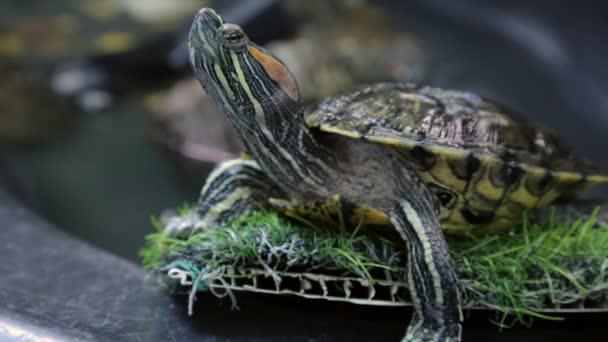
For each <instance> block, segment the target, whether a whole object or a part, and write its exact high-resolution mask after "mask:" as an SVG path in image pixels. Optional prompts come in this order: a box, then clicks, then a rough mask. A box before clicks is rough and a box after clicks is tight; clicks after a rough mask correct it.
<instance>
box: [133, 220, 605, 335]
mask: <svg viewBox="0 0 608 342" xmlns="http://www.w3.org/2000/svg"><path fill="white" fill-rule="evenodd" d="M191 210H192V209H191V208H183V209H182V210H181V212H180V215H182V216H184V215H188V214H189V213H190V211H191ZM554 217H555V216H553V215H552V216H551V218H550V219H547V220H546V221H545V222H536V223H532V222H530V221H529V220H528V219H527V216H524V217H523V218H522V220H521V223H519V224H517V225H516V226H515V227H514V228H513V229H512V231H511V232H509V233H508V234H493V235H485V236H479V237H476V236H468V237H467V238H465V239H463V238H450V237H448V243H449V246H450V251H451V254H452V259H453V262H454V267H455V269H456V273H457V275H458V278H459V283H460V286H461V295H462V300H463V306H464V307H469V308H470V307H479V308H487V309H494V310H496V311H498V312H501V313H502V315H501V317H499V319H498V320H497V323H498V324H500V325H501V326H506V324H507V322H518V323H529V322H530V319H531V318H534V317H539V318H545V319H560V317H558V316H555V315H548V314H547V311H551V310H557V311H559V310H564V309H574V310H576V309H580V308H585V309H590V308H595V309H598V308H606V309H608V224H606V223H603V222H600V223H598V222H596V219H595V217H596V215H595V213H594V214H593V215H591V216H590V217H587V218H584V219H580V220H577V221H575V222H559V221H558V220H556V219H555V218H554ZM154 224H155V226H156V227H157V229H158V231H157V232H156V233H152V234H150V235H149V236H147V238H146V241H147V242H146V246H145V247H144V248H143V249H142V250H141V256H142V259H143V264H144V266H145V267H146V268H149V269H156V270H162V271H164V272H166V270H167V269H168V268H170V267H179V268H181V269H184V270H186V271H188V272H190V277H191V279H192V280H194V279H196V278H197V277H198V276H199V275H200V274H202V273H205V272H206V273H210V272H215V271H218V270H222V269H225V267H227V266H234V267H251V268H257V269H262V270H265V271H266V272H268V273H273V272H288V271H289V272H309V273H319V274H332V275H340V276H354V277H358V278H362V279H368V280H371V281H373V280H374V279H387V278H389V279H399V280H403V279H405V264H404V263H405V260H406V256H405V253H404V252H405V251H404V244H403V243H402V242H401V241H390V240H388V239H386V238H382V237H380V236H377V235H374V234H365V233H364V232H365V231H366V230H365V229H360V228H364V227H357V228H356V229H354V231H353V230H350V231H347V230H345V229H343V225H339V226H340V227H342V228H340V229H337V230H336V229H329V230H328V229H322V228H320V227H318V226H316V225H314V224H312V223H310V222H308V221H306V220H303V219H299V220H290V219H287V218H284V217H283V216H281V215H279V214H277V213H275V212H273V211H265V212H256V213H253V214H251V215H249V216H247V217H244V218H241V219H239V220H237V221H235V222H233V223H232V224H231V225H230V227H226V228H225V229H221V230H211V231H206V232H202V233H196V234H193V235H191V236H190V237H189V238H187V239H175V238H169V237H166V236H165V235H164V234H163V233H162V229H163V223H162V222H159V221H158V220H155V221H154ZM196 287H197V288H198V289H205V286H204V284H203V285H202V286H198V285H197V286H196ZM508 317H512V318H513V319H512V320H509V321H507V318H508Z"/></svg>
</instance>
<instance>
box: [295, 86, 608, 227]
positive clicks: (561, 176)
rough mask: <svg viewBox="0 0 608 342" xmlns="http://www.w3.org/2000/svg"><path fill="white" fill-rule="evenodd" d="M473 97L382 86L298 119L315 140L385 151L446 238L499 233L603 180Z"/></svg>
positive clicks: (546, 136)
mask: <svg viewBox="0 0 608 342" xmlns="http://www.w3.org/2000/svg"><path fill="white" fill-rule="evenodd" d="M516 117H517V115H515V114H514V113H513V112H511V111H509V110H508V109H506V108H505V107H504V106H502V105H500V104H498V103H495V102H492V101H489V100H486V99H483V98H481V97H479V96H477V95H475V94H472V93H468V92H461V91H452V90H443V89H439V88H432V87H426V86H416V85H413V84H409V83H381V84H376V85H373V86H366V87H361V88H358V89H355V90H353V91H351V92H348V93H346V94H343V95H339V96H336V97H332V98H328V99H327V100H325V101H323V102H321V103H320V104H318V105H316V106H314V107H311V108H309V109H308V110H307V111H306V122H307V124H308V125H309V126H310V127H312V128H318V129H319V130H321V131H323V132H329V133H334V134H339V135H343V136H347V137H351V138H355V139H366V140H368V141H371V142H374V143H379V144H385V145H387V148H388V149H390V150H391V151H393V152H394V153H396V154H398V155H399V156H400V157H402V158H405V159H407V160H408V161H409V162H410V163H411V165H412V166H413V167H414V168H415V169H416V170H417V171H418V173H419V175H420V177H421V178H422V180H423V181H425V182H426V183H427V184H428V186H429V188H430V189H431V190H432V191H433V192H434V193H435V194H436V195H437V197H438V198H439V200H440V201H441V203H442V205H443V207H444V210H443V212H442V214H441V220H442V224H443V226H444V228H445V229H446V230H447V231H448V232H462V231H463V230H468V229H470V228H478V229H476V230H481V228H489V229H496V228H499V227H507V226H509V225H510V223H511V222H512V221H513V220H514V219H515V218H518V217H521V216H520V215H521V213H522V211H523V210H526V209H534V208H538V207H543V206H546V205H548V204H549V203H551V202H553V201H554V200H556V199H557V198H560V197H571V196H572V195H573V194H575V193H577V192H579V191H581V190H583V189H585V188H587V187H588V186H589V185H593V184H594V183H600V182H606V181H608V176H606V174H604V173H602V172H600V171H598V170H597V169H596V168H595V167H593V166H592V165H591V164H589V163H587V162H584V161H581V160H579V159H576V158H575V157H574V156H573V155H572V154H571V152H570V150H569V149H568V148H567V147H565V146H564V145H563V144H561V143H560V141H559V139H558V138H557V137H556V136H555V135H554V134H553V133H551V132H550V131H549V130H547V129H545V128H542V127H539V126H536V125H533V124H530V123H528V122H526V121H524V120H521V119H516Z"/></svg>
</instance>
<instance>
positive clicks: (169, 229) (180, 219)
mask: <svg viewBox="0 0 608 342" xmlns="http://www.w3.org/2000/svg"><path fill="white" fill-rule="evenodd" d="M163 225H164V228H163V232H164V234H165V235H166V236H169V237H173V238H187V237H189V236H190V235H192V234H193V233H195V232H200V231H205V230H209V228H210V227H209V225H208V224H207V222H205V221H204V220H202V219H201V216H200V215H199V214H198V213H197V212H193V213H191V214H188V215H184V216H180V215H175V216H173V217H170V218H168V219H166V220H165V221H164V222H163Z"/></svg>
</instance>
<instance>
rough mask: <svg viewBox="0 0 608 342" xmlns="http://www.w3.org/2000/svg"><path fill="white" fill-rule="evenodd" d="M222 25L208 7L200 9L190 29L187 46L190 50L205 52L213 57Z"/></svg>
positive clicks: (220, 19)
mask: <svg viewBox="0 0 608 342" xmlns="http://www.w3.org/2000/svg"><path fill="white" fill-rule="evenodd" d="M223 25H224V22H223V21H222V18H221V17H220V16H219V15H218V14H217V13H216V12H215V11H214V10H213V9H211V8H208V7H204V8H202V9H200V10H199V11H198V13H197V14H196V16H195V17H194V20H193V22H192V26H191V27H190V33H189V35H188V45H189V46H190V48H191V49H192V48H194V49H197V50H201V51H207V52H208V53H210V54H211V55H213V56H214V55H215V52H214V50H215V45H217V36H218V34H219V32H220V31H221V29H222V26H223Z"/></svg>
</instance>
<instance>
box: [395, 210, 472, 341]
mask: <svg viewBox="0 0 608 342" xmlns="http://www.w3.org/2000/svg"><path fill="white" fill-rule="evenodd" d="M433 211H434V210H433V208H432V207H431V206H430V205H428V202H427V201H424V200H422V201H421V200H416V199H410V200H406V199H403V200H401V201H400V202H399V203H398V204H397V205H395V207H394V208H393V210H392V211H391V212H390V217H391V222H392V223H393V226H394V227H395V228H396V229H397V231H398V232H399V234H400V235H401V237H402V238H403V240H404V241H405V242H406V244H407V248H408V263H407V264H408V275H407V276H408V279H407V281H408V284H409V285H408V286H409V289H410V293H411V296H412V303H413V304H414V315H413V317H412V321H411V322H410V325H409V327H408V329H407V335H406V336H405V338H404V341H459V340H460V336H461V330H462V326H461V323H460V322H461V321H462V311H461V308H460V300H459V297H458V288H457V283H456V275H455V273H454V272H453V270H452V266H451V265H450V257H449V255H448V246H447V244H446V242H445V239H444V237H443V235H441V226H440V225H439V221H438V220H437V213H435V212H433Z"/></svg>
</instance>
